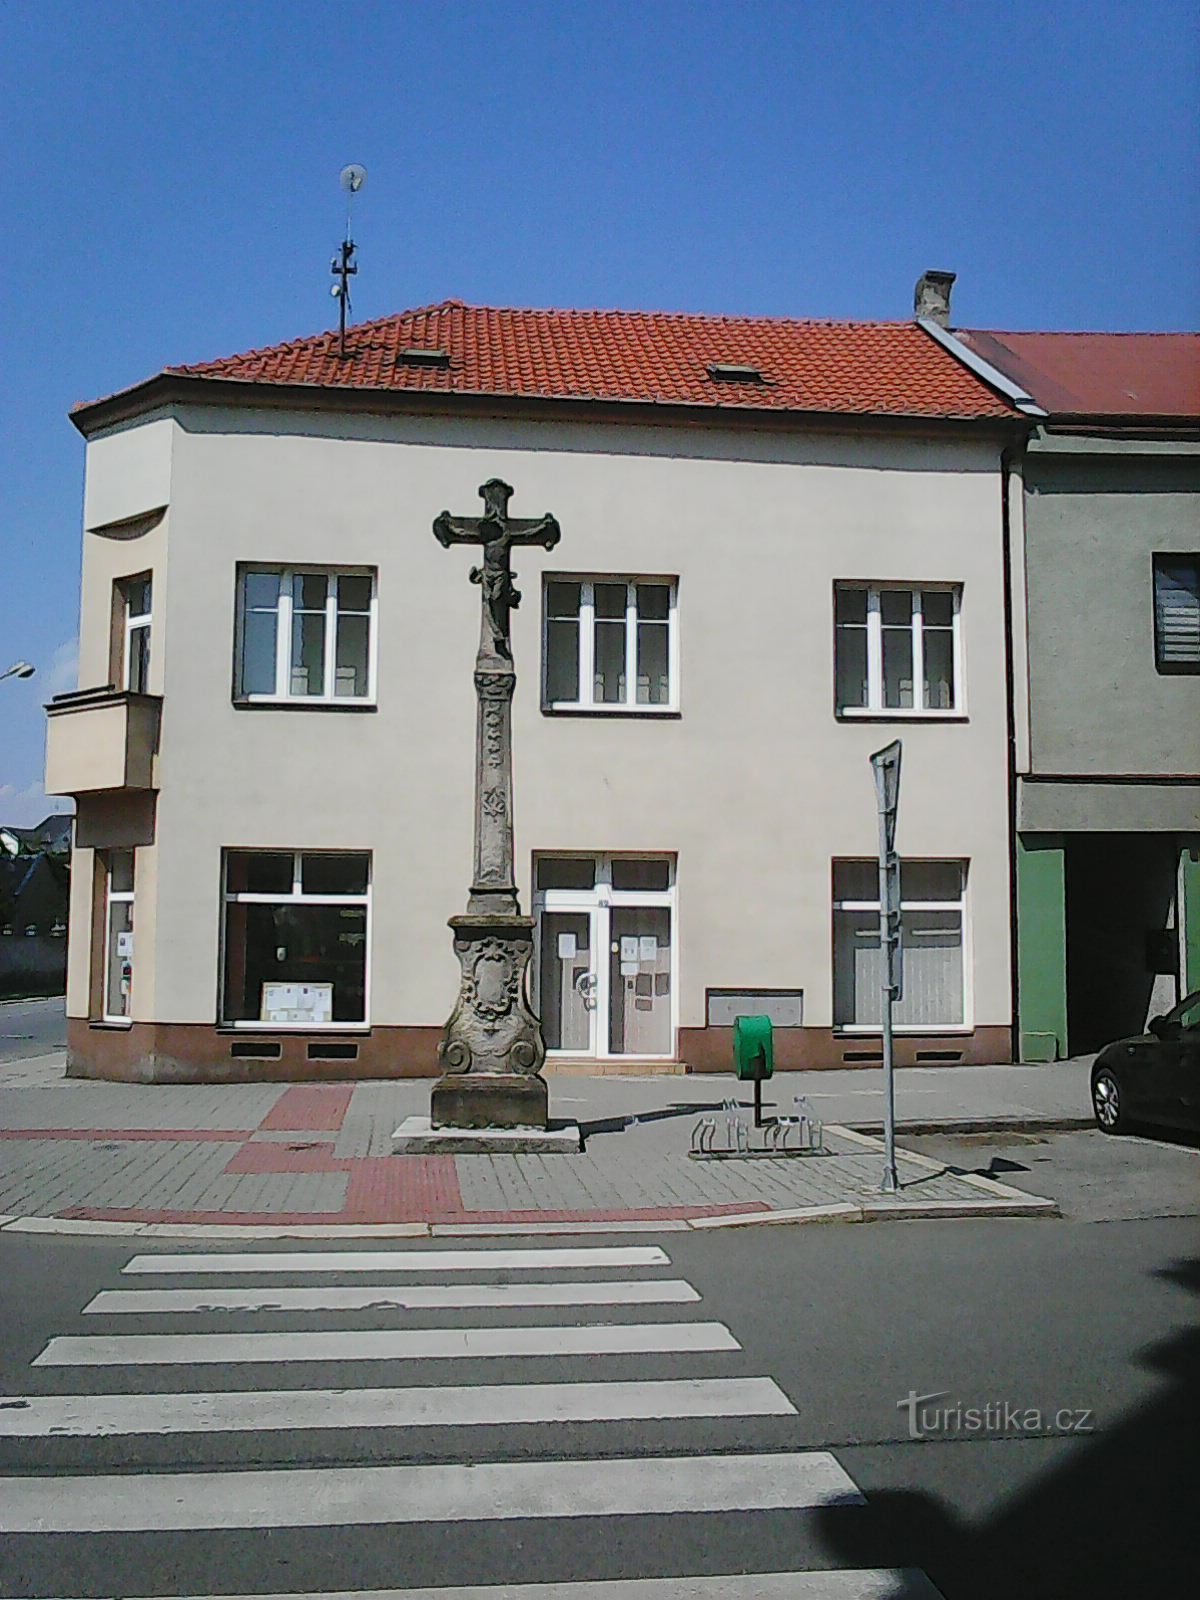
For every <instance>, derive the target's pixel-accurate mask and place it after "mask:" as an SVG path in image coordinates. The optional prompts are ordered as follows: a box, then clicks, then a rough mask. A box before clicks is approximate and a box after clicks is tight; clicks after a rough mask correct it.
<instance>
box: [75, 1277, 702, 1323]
mask: <svg viewBox="0 0 1200 1600" xmlns="http://www.w3.org/2000/svg"><path fill="white" fill-rule="evenodd" d="M699 1298H700V1296H699V1295H698V1294H697V1293H696V1291H695V1289H693V1288H692V1286H691V1284H690V1283H684V1282H683V1280H682V1279H679V1278H642V1279H627V1280H613V1281H612V1282H609V1283H480V1284H460V1283H411V1284H401V1285H388V1286H386V1287H382V1288H381V1287H373V1286H371V1285H367V1286H365V1287H364V1286H354V1287H351V1288H341V1287H339V1288H315V1289H284V1288H273V1287H270V1286H267V1287H263V1288H257V1289H106V1290H102V1291H101V1293H99V1294H98V1295H96V1296H95V1297H94V1298H93V1299H92V1300H89V1302H88V1303H87V1305H86V1306H84V1308H83V1309H84V1311H85V1312H102V1313H104V1314H105V1315H113V1314H125V1313H138V1314H142V1313H145V1312H155V1313H158V1312H167V1313H169V1314H172V1315H174V1314H175V1313H176V1312H193V1311H370V1310H373V1309H374V1308H376V1307H381V1308H383V1307H389V1306H396V1307H400V1308H403V1309H405V1310H414V1309H417V1308H427V1307H430V1306H433V1307H437V1308H438V1309H445V1308H447V1307H454V1308H456V1309H463V1308H466V1309H475V1308H479V1307H484V1306H501V1307H507V1306H512V1307H518V1306H522V1307H523V1306H629V1305H667V1304H682V1303H684V1302H687V1301H694V1300H699Z"/></svg>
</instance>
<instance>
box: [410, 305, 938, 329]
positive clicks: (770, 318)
mask: <svg viewBox="0 0 1200 1600" xmlns="http://www.w3.org/2000/svg"><path fill="white" fill-rule="evenodd" d="M447 304H450V305H459V306H462V307H463V309H464V310H466V311H493V312H498V313H504V312H507V313H510V314H512V315H516V316H530V317H623V318H627V319H633V318H639V319H641V318H644V319H645V320H647V321H650V320H654V319H658V318H666V319H669V320H672V321H688V322H713V323H722V324H727V323H746V322H761V323H767V324H770V325H771V326H773V327H793V328H911V327H913V326H914V323H913V319H912V318H911V317H900V318H871V317H788V316H774V315H765V314H761V313H756V312H749V311H747V312H741V313H736V312H735V313H730V312H719V311H667V310H661V309H660V310H645V309H633V310H631V309H630V308H629V307H628V306H498V305H489V304H485V303H476V302H472V301H466V302H463V301H461V300H460V301H449V302H447ZM415 314H416V313H415V312H412V311H398V312H396V313H394V315H395V316H396V317H406V316H413V315H415ZM385 320H390V319H385Z"/></svg>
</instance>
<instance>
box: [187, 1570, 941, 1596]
mask: <svg viewBox="0 0 1200 1600" xmlns="http://www.w3.org/2000/svg"><path fill="white" fill-rule="evenodd" d="M901 1593H903V1595H904V1596H905V1600H942V1596H941V1594H940V1592H939V1591H938V1590H937V1589H935V1588H934V1586H933V1584H932V1583H930V1581H929V1579H928V1578H927V1577H926V1576H925V1574H924V1573H923V1572H917V1571H916V1570H915V1569H914V1568H911V1567H910V1568H899V1567H889V1568H887V1569H886V1570H885V1569H884V1568H882V1567H872V1568H871V1569H870V1570H869V1571H868V1570H865V1569H862V1570H859V1571H854V1572H851V1571H848V1570H845V1569H843V1570H841V1571H838V1572H761V1573H740V1572H739V1573H735V1574H731V1575H730V1576H728V1577H725V1576H721V1577H716V1578H615V1579H610V1580H608V1581H607V1582H604V1581H602V1582H599V1583H595V1582H593V1583H502V1584H499V1585H491V1584H488V1585H485V1586H483V1587H482V1588H478V1587H475V1586H474V1585H472V1587H471V1588H469V1589H359V1590H356V1591H352V1592H350V1593H342V1594H263V1595H221V1596H214V1595H209V1596H199V1597H196V1600H893V1596H895V1595H897V1594H901Z"/></svg>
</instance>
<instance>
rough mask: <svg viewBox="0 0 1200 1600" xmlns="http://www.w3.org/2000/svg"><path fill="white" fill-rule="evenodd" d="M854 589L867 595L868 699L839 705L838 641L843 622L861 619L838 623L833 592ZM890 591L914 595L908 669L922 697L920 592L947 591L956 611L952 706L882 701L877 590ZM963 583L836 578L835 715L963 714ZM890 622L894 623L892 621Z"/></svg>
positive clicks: (940, 717) (933, 717)
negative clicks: (910, 669)
mask: <svg viewBox="0 0 1200 1600" xmlns="http://www.w3.org/2000/svg"><path fill="white" fill-rule="evenodd" d="M851 589H853V590H857V591H858V592H859V593H865V594H866V596H867V625H866V635H867V704H866V705H865V706H842V705H838V703H837V692H838V690H837V682H838V674H837V651H838V648H839V646H840V644H841V635H842V630H843V628H847V627H850V626H854V627H861V624H846V623H839V622H838V620H837V596H838V594H839V593H842V592H844V591H846V590H851ZM888 593H892V594H895V593H901V594H911V595H912V597H913V608H912V623H911V631H912V670H913V696H914V698H916V696H917V695H920V697H921V699H922V700H924V698H925V648H924V634H925V629H924V618H923V611H922V603H923V596H924V595H925V594H949V595H950V596H951V597H952V599H953V602H954V611H953V616H952V620H951V628H952V630H953V645H952V649H953V655H952V660H953V662H954V704H953V705H952V706H946V707H942V706H926V705H912V706H888V705H885V704H884V703H883V614H882V610H881V606H880V596H881V595H883V594H888ZM961 611H962V584H961V583H867V582H860V581H859V580H858V579H845V580H843V579H838V581H837V582H836V583H835V584H834V622H833V648H834V663H833V693H834V711H835V713H836V715H837V716H839V717H871V718H875V719H880V718H883V719H886V720H887V721H889V722H890V721H892V720H893V719H895V720H897V721H901V720H904V721H907V720H918V721H920V720H928V721H931V722H937V721H943V722H945V721H950V720H961V719H962V718H963V717H965V716H966V714H967V699H966V677H965V674H964V672H963V642H962V623H961V620H960V618H961ZM890 626H894V624H893V625H890Z"/></svg>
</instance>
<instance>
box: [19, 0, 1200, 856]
mask: <svg viewBox="0 0 1200 1600" xmlns="http://www.w3.org/2000/svg"><path fill="white" fill-rule="evenodd" d="M1197 104H1200V25H1198V23H1197V13H1196V11H1195V8H1194V6H1193V5H1192V4H1191V3H1190V0H1189V3H1186V4H1185V3H1179V4H1175V3H1171V0H1159V3H1155V0H1150V3H1142V4H1131V3H1114V0H1088V3H1086V4H1085V3H1081V0H1055V3H1053V4H1050V3H1044V4H1038V5H1034V4H1028V3H1025V0H1009V3H1004V4H992V5H976V4H970V3H959V4H945V3H940V0H925V3H924V4H921V5H913V4H911V3H906V4H901V3H894V4H893V3H869V0H842V3H835V0H808V3H801V0H790V3H789V0H642V3H637V4H635V3H626V0H531V3H524V4H522V3H517V0H494V3H482V0H392V3H378V4H377V3H373V0H338V3H329V0H288V3H285V0H258V3H255V4H232V3H226V0H171V3H169V4H163V3H161V0H156V3H153V4H142V3H127V0H103V3H97V0H92V3H85V0H74V3H63V0H6V3H2V4H0V132H2V134H3V147H4V152H5V157H6V159H5V161H4V163H3V167H2V170H0V214H2V215H3V218H4V236H5V242H6V248H5V250H4V278H5V289H6V293H5V295H4V301H5V310H4V315H3V319H2V322H0V328H2V330H3V332H2V335H0V339H2V345H0V355H2V368H0V370H2V374H3V383H2V390H0V405H2V408H3V409H2V412H0V539H2V540H3V551H4V561H3V568H2V577H0V657H2V658H3V660H0V671H2V670H3V668H4V667H5V666H7V665H8V664H9V662H10V661H13V660H16V659H17V658H19V657H26V658H28V659H29V660H31V661H33V662H35V663H36V664H37V666H38V669H39V671H38V676H37V677H35V678H33V679H32V680H30V681H29V682H19V681H16V680H13V679H9V680H8V681H7V682H4V683H0V822H9V823H18V824H19V823H25V822H32V821H36V820H38V819H39V818H40V817H41V816H42V815H43V814H44V812H45V810H46V809H48V804H47V802H46V801H45V799H44V797H43V795H42V792H41V776H40V773H41V760H42V747H43V737H44V734H43V726H44V719H43V717H42V714H41V706H42V703H43V702H44V701H45V700H46V699H47V698H49V696H50V695H51V694H53V693H55V692H59V691H61V690H62V689H64V688H73V687H74V686H75V683H74V676H73V668H72V658H73V649H74V638H75V634H76V631H77V620H78V616H77V613H78V594H79V586H78V566H79V544H80V516H81V489H82V472H83V445H82V441H81V440H80V439H79V437H78V436H77V435H76V433H75V431H74V429H73V428H72V427H71V426H70V424H69V423H68V422H67V421H66V412H67V410H68V408H69V407H70V405H71V404H72V403H73V402H75V401H77V400H81V399H88V398H93V397H95V396H98V395H101V394H105V393H108V392H111V391H112V390H114V389H117V388H120V387H122V386H124V385H125V384H128V383H132V382H135V381H136V380H138V379H140V378H143V377H146V376H148V375H149V374H150V373H152V372H154V371H156V370H157V369H158V368H159V367H161V366H163V365H165V364H167V363H170V362H177V361H193V360H204V359H207V358H209V357H213V356H218V355H224V354H228V353H230V352H232V351H235V350H240V349H246V348H248V347H251V346H254V345H264V344H272V343H275V342H277V341H279V340H282V339H287V338H293V337H296V336H298V335H301V334H305V333H311V332H314V331H316V330H317V329H320V328H322V327H325V326H327V325H329V322H330V318H331V310H332V307H333V302H332V301H331V300H330V298H329V292H328V282H329V279H328V266H329V258H330V256H331V255H332V253H333V251H334V248H335V246H336V245H337V242H338V240H339V238H340V237H341V231H342V223H343V208H342V198H343V197H342V195H341V193H340V191H339V190H338V187H337V175H338V172H339V170H340V169H341V167H342V166H343V165H344V164H345V163H346V162H349V161H360V162H362V163H363V164H365V165H366V167H367V168H368V171H369V179H368V183H367V187H366V189H365V190H364V191H363V193H362V195H361V197H360V199H359V202H358V207H357V209H358V219H357V223H356V228H355V232H356V236H357V239H358V243H359V259H360V266H361V271H360V273H359V277H358V279H357V282H356V284H355V294H354V312H355V317H356V319H366V318H370V317H376V316H382V315H385V314H386V313H388V312H391V311H395V310H399V309H401V308H403V307H405V306H410V305H421V304H424V303H427V302H429V301H432V300H440V299H444V298H446V297H448V296H458V297H461V298H463V299H467V300H473V301H478V302H485V303H491V304H506V305H558V306H597V305H602V306H623V307H628V308H639V309H647V308H655V309H667V310H692V311H711V312H741V313H751V314H755V313H761V314H766V315H790V316H813V317H851V318H902V317H905V316H907V315H909V313H910V311H911V306H912V287H913V283H914V281H915V279H916V278H917V276H918V275H919V274H920V272H921V271H922V270H923V269H924V268H926V267H931V266H936V267H947V268H950V269H952V270H954V271H957V272H958V274H959V281H958V285H957V287H956V291H955V318H956V320H957V321H958V322H960V323H961V324H963V325H964V326H971V325H974V326H982V327H999V328H1029V327H1035V328H1096V329H1111V330H1119V329H1138V328H1151V329H1152V328H1188V327H1190V328H1196V327H1200V266H1198V259H1200V258H1198V253H1197V249H1196V241H1197V238H1200V147H1198V140H1200V135H1198V133H1197V124H1196V117H1195V109H1196V106H1197Z"/></svg>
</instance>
